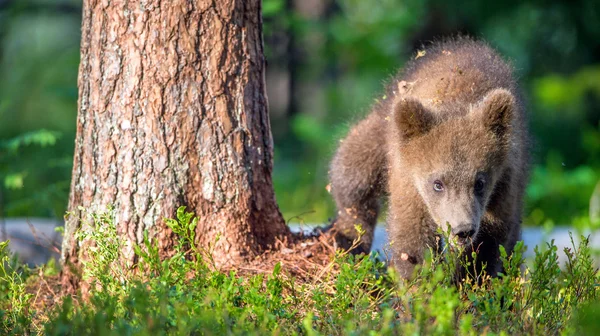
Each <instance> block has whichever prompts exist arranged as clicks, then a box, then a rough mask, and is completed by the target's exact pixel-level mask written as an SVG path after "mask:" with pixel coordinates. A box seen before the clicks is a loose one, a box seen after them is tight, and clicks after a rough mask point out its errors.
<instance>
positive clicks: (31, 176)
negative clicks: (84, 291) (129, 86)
mask: <svg viewBox="0 0 600 336" xmlns="http://www.w3.org/2000/svg"><path fill="white" fill-rule="evenodd" d="M263 13H264V23H265V26H264V34H265V45H266V53H267V59H268V67H267V69H268V70H267V87H268V94H269V103H270V113H271V122H272V132H273V137H274V140H275V146H276V148H275V168H274V181H275V190H276V194H277V200H278V203H279V205H280V207H281V210H282V212H283V214H284V217H285V218H286V219H288V220H291V221H294V222H298V221H304V222H310V223H324V222H326V221H327V220H328V217H330V216H332V215H333V213H334V207H333V203H332V201H331V199H330V196H329V195H328V194H327V191H326V190H325V186H326V185H327V165H328V162H329V160H330V158H331V156H332V154H333V151H334V150H335V147H336V145H337V143H338V140H339V139H340V137H342V136H343V135H344V134H345V132H346V131H347V130H348V127H349V126H350V125H351V124H352V123H353V122H355V121H357V120H358V119H360V118H361V117H362V116H364V115H365V114H366V113H367V112H368V110H369V106H370V104H371V102H372V101H373V99H374V97H376V96H377V93H378V92H381V91H382V89H383V85H384V83H385V81H386V79H388V78H390V76H391V75H392V74H394V73H395V72H396V71H397V70H398V69H399V68H401V67H402V66H403V64H404V63H405V62H406V60H407V59H409V58H410V57H411V56H412V55H413V52H414V51H415V49H417V48H419V47H420V46H421V45H422V44H423V43H427V42H428V41H431V40H433V39H435V38H438V37H443V36H449V35H455V34H456V33H464V34H469V35H472V36H476V37H480V38H483V39H485V40H487V41H488V42H489V43H491V44H492V45H493V46H495V47H496V48H497V49H499V50H500V52H501V53H502V54H504V55H505V56H506V57H507V58H508V59H510V60H511V61H512V62H513V63H514V65H515V67H516V69H517V75H518V76H519V78H520V79H521V83H522V86H523V88H524V89H525V91H526V94H527V98H528V100H529V106H530V109H529V111H530V114H531V128H532V130H533V133H534V136H535V146H534V153H533V155H534V159H533V160H534V167H533V171H532V176H531V183H530V185H529V187H528V190H527V204H526V214H525V215H526V219H525V222H526V224H528V225H550V224H552V223H556V224H567V225H573V224H575V225H580V226H582V225H583V226H589V225H590V220H589V216H588V212H589V202H590V198H591V196H592V192H593V190H594V186H595V185H596V183H597V182H598V180H599V179H600V4H599V3H598V1H593V0H579V1H513V0H508V1H495V2H489V1H457V0H444V1H441V0H439V1H438V0H406V1H392V0H369V1H367V0H264V3H263ZM80 20H81V1H75V0H73V1H70V0H37V1H36V0H0V181H1V183H2V184H1V190H0V215H1V216H5V217H12V216H29V217H34V216H43V217H58V218H60V217H62V215H63V214H64V211H65V209H66V204H67V198H68V191H69V182H70V173H71V165H72V155H73V139H74V135H75V118H76V113H77V71H78V62H79V42H80V41H79V40H80Z"/></svg>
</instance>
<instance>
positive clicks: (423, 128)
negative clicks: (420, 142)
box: [394, 98, 435, 141]
mask: <svg viewBox="0 0 600 336" xmlns="http://www.w3.org/2000/svg"><path fill="white" fill-rule="evenodd" d="M394 123H395V126H396V129H397V131H398V133H399V135H400V139H401V140H403V141H407V140H410V139H412V138H414V137H417V136H420V135H423V134H425V133H427V132H428V131H429V130H431V129H432V128H433V126H434V125H435V118H434V116H433V114H431V113H430V112H429V111H427V109H426V108H425V107H424V106H423V104H421V103H420V102H419V101H418V100H415V99H411V98H404V99H401V100H400V101H398V102H397V103H396V106H395V107H394Z"/></svg>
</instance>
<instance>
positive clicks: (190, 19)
mask: <svg viewBox="0 0 600 336" xmlns="http://www.w3.org/2000/svg"><path fill="white" fill-rule="evenodd" d="M264 67H265V60H264V56H263V40H262V16H261V1H260V0H216V1H210V0H207V1H202V0H201V1H193V0H147V1H144V0H128V1H125V0H122V1H120V0H113V1H101V0H85V1H84V7H83V23H82V41H81V64H80V68H79V83H78V86H79V113H78V118H77V137H76V140H75V157H74V167H73V177H72V182H71V194H70V199H69V211H70V212H71V215H70V216H69V217H68V218H67V221H66V228H65V239H64V243H63V262H64V263H66V264H67V265H73V266H77V265H78V264H79V262H80V261H81V259H82V258H85V248H86V246H85V244H81V243H80V242H77V241H76V239H75V236H74V232H75V231H76V230H86V229H88V230H89V229H90V228H89V227H87V226H85V225H81V219H82V218H83V217H84V216H85V214H84V213H82V212H81V211H80V208H79V207H83V208H85V209H87V211H91V212H102V211H105V209H106V208H107V207H108V206H112V207H113V208H114V216H115V221H116V224H117V230H118V232H119V234H120V235H122V236H123V237H126V239H127V241H128V242H131V243H140V242H141V241H142V238H143V232H144V230H148V231H149V233H150V236H151V237H155V238H157V239H158V240H159V244H160V247H161V250H162V251H163V253H165V254H168V252H169V248H170V247H171V246H172V245H173V239H175V237H173V235H172V234H171V232H170V230H169V229H168V228H167V227H166V226H165V224H164V221H163V219H164V218H165V217H171V218H172V217H174V215H175V210H176V209H177V207H178V206H181V205H186V206H187V207H188V208H187V210H188V211H194V212H195V213H196V215H197V216H198V218H199V223H198V227H197V229H196V231H197V244H200V245H206V244H208V243H213V242H214V241H215V237H216V235H217V234H220V235H221V239H220V240H219V241H218V243H217V244H216V246H215V250H214V252H215V254H214V257H215V260H216V261H217V263H218V264H221V265H224V264H235V263H237V262H240V261H242V260H244V259H246V258H250V257H252V256H253V255H255V254H257V253H260V252H261V251H262V250H263V249H265V248H267V247H268V246H270V245H273V244H274V243H275V241H276V239H277V238H282V237H283V236H287V235H289V230H288V228H287V226H286V225H285V222H284V221H283V218H282V216H281V213H280V212H279V210H278V207H277V205H276V202H275V196H274V192H273V188H272V181H271V170H272V153H273V144H272V138H271V131H270V125H269V118H268V110H267V97H266V93H265V81H264V70H265V69H264ZM133 257H134V256H133V252H132V249H130V248H129V249H127V250H126V251H123V255H122V258H126V259H130V260H133ZM65 277H66V279H65V278H63V280H64V281H68V282H69V283H71V284H73V283H75V284H76V281H77V280H76V279H75V280H74V279H73V277H72V276H68V275H65Z"/></svg>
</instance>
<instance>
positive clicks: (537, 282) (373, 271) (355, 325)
mask: <svg viewBox="0 0 600 336" xmlns="http://www.w3.org/2000/svg"><path fill="white" fill-rule="evenodd" d="M93 225H96V226H97V228H98V230H96V231H95V232H94V233H92V234H88V235H82V236H80V237H79V238H80V239H85V240H88V241H91V242H93V243H94V246H95V248H94V249H93V250H90V256H91V258H90V260H89V261H88V262H86V263H84V264H83V267H82V270H81V275H82V277H83V279H84V280H85V281H87V282H89V283H90V285H91V287H90V288H91V290H90V292H89V297H88V298H87V300H82V299H80V298H75V299H73V298H71V297H64V298H63V300H62V302H60V303H57V304H56V305H54V306H53V307H51V308H50V309H38V308H36V305H34V304H33V303H34V299H35V298H34V296H33V295H32V294H31V293H30V291H28V290H27V286H26V284H31V283H32V281H33V282H35V280H36V277H39V276H40V274H44V273H46V274H52V271H53V270H52V269H51V267H46V268H44V269H42V270H41V272H31V271H30V270H28V269H27V268H26V267H24V266H22V265H19V264H18V263H16V262H15V261H14V259H11V258H10V257H9V256H8V252H7V244H6V243H1V244H0V258H2V262H1V263H0V321H1V322H0V334H3V335H4V334H7V335H9V334H19V335H21V334H27V333H30V334H45V335H119V336H124V335H190V334H195V335H223V334H243V335H246V334H257V335H266V334H275V335H277V334H279V335H288V334H299V335H397V334H400V335H480V334H488V335H500V334H539V335H547V334H552V335H553V334H566V335H574V334H598V332H600V303H599V301H598V291H599V289H598V283H599V280H600V278H599V275H598V272H597V269H596V268H595V266H594V262H593V259H592V255H591V251H590V248H589V247H588V243H587V240H586V239H582V242H581V243H580V244H578V245H576V246H575V244H574V246H573V247H572V248H570V249H566V250H565V252H566V255H567V262H566V264H565V265H564V266H563V267H559V263H558V259H557V253H558V251H557V248H556V246H554V245H553V244H552V243H550V244H548V246H547V247H546V248H545V249H543V250H538V249H537V248H536V250H535V259H534V260H533V263H532V264H531V265H530V266H526V265H524V263H523V258H522V253H523V251H524V249H525V247H524V246H523V244H522V243H519V244H518V245H517V247H516V249H515V253H514V254H513V255H512V256H507V255H506V254H505V253H503V255H502V261H503V263H504V266H505V271H504V274H502V275H501V276H499V277H497V278H493V279H489V278H486V276H485V274H478V275H477V276H479V277H483V278H484V279H483V281H481V282H480V281H476V280H473V279H467V280H466V281H463V282H461V283H460V284H458V285H456V284H455V282H454V280H453V279H454V273H455V272H454V270H455V269H456V265H457V262H460V258H458V257H457V255H458V254H459V251H455V250H454V249H449V250H448V251H445V253H444V254H442V255H440V256H438V257H435V258H433V257H431V256H429V257H428V258H427V259H426V262H425V264H424V265H423V267H420V268H419V269H418V270H417V271H416V273H415V278H414V279H413V280H411V281H405V280H400V279H398V277H397V276H396V274H395V273H394V272H393V270H392V269H389V268H387V267H386V266H385V264H384V263H383V262H381V261H378V259H377V258H376V256H374V255H371V256H366V257H355V256H352V255H348V254H346V253H341V252H339V253H337V254H336V255H335V256H332V262H333V267H331V271H330V272H326V273H324V275H322V276H319V277H318V276H315V277H314V279H315V280H314V281H312V282H310V283H307V282H302V281H299V280H297V279H295V278H293V277H291V276H290V275H289V273H288V272H287V271H286V270H285V269H284V268H283V267H281V266H280V265H279V264H277V266H275V267H274V269H273V270H272V272H271V273H270V274H258V275H250V276H241V275H239V274H237V273H236V272H229V273H224V272H220V271H218V270H216V269H215V267H214V266H212V265H213V264H212V262H211V259H210V249H198V248H195V247H193V244H190V242H191V241H193V238H194V237H193V232H194V230H193V228H194V226H195V220H194V219H193V217H192V216H191V215H190V214H186V213H185V211H184V210H180V211H179V212H178V219H177V220H171V221H169V226H170V227H171V228H172V229H173V230H174V232H176V233H177V234H178V235H179V236H180V238H181V239H180V243H179V245H177V246H176V247H175V254H174V255H173V256H172V257H171V258H169V259H166V260H161V259H160V258H159V255H158V248H157V245H156V243H155V242H154V241H150V240H148V239H146V240H145V242H144V244H142V246H136V247H135V253H136V254H137V256H138V260H139V265H138V266H139V268H140V269H142V270H143V272H135V271H134V270H133V268H131V267H130V266H131V265H127V264H122V263H120V262H119V261H118V259H117V258H118V256H119V254H120V248H121V247H122V246H123V242H122V241H121V240H120V238H119V237H118V235H117V234H116V230H115V226H114V224H113V222H112V219H111V216H110V215H107V214H101V215H97V216H93ZM100 228H102V229H101V230H100ZM37 280H39V279H37ZM38 282H39V281H38ZM479 283H481V284H479Z"/></svg>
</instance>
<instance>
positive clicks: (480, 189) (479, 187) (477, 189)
mask: <svg viewBox="0 0 600 336" xmlns="http://www.w3.org/2000/svg"><path fill="white" fill-rule="evenodd" d="M483 187H485V181H484V180H483V179H479V180H477V181H475V192H477V193H478V194H480V193H482V192H483Z"/></svg>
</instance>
